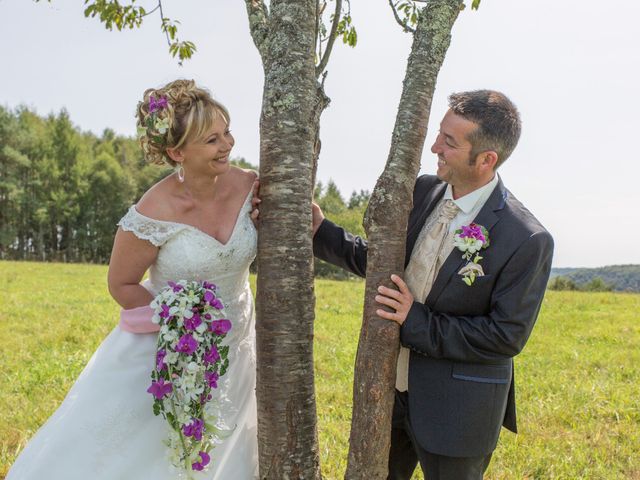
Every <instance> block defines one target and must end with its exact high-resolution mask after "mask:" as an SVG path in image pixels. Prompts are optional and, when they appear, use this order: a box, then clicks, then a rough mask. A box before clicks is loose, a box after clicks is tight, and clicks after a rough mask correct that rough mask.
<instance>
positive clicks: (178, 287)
mask: <svg viewBox="0 0 640 480" xmlns="http://www.w3.org/2000/svg"><path fill="white" fill-rule="evenodd" d="M169 286H170V287H171V290H173V293H179V292H181V291H182V290H184V287H183V286H182V285H180V284H179V283H176V282H169Z"/></svg>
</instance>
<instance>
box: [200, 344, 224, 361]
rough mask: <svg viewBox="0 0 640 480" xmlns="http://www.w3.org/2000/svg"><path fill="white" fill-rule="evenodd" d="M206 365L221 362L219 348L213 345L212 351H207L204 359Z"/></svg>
mask: <svg viewBox="0 0 640 480" xmlns="http://www.w3.org/2000/svg"><path fill="white" fill-rule="evenodd" d="M202 359H203V360H204V363H216V362H217V361H218V360H220V352H218V348H217V347H216V346H215V345H211V350H207V351H206V352H205V354H204V357H202Z"/></svg>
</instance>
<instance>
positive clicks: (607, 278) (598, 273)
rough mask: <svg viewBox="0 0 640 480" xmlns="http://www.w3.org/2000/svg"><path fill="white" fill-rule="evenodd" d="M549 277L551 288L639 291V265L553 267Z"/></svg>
mask: <svg viewBox="0 0 640 480" xmlns="http://www.w3.org/2000/svg"><path fill="white" fill-rule="evenodd" d="M551 277H552V278H551V281H550V283H549V288H551V289H553V290H585V291H612V290H613V291H616V292H640V265H610V266H606V267H598V268H554V269H552V271H551Z"/></svg>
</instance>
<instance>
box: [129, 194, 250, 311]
mask: <svg viewBox="0 0 640 480" xmlns="http://www.w3.org/2000/svg"><path fill="white" fill-rule="evenodd" d="M250 198H251V193H249V194H248V195H247V198H246V199H245V201H244V203H243V205H242V208H241V209H240V213H239V214H238V218H237V219H236V224H235V226H234V228H233V232H232V233H231V237H229V240H228V241H227V243H225V244H223V243H220V242H219V241H218V240H217V239H215V238H213V237H212V236H211V235H209V234H207V233H204V232H203V231H202V230H200V229H198V228H196V227H193V226H191V225H186V224H183V223H177V222H166V221H162V220H156V219H153V218H149V217H146V216H144V215H142V214H141V213H139V212H138V211H137V210H136V208H135V205H134V206H131V208H129V211H128V212H127V214H126V215H125V216H124V217H123V218H122V219H121V220H120V222H118V225H119V226H121V227H122V229H123V230H125V231H128V232H133V233H134V234H135V235H136V236H137V237H138V238H141V239H144V240H148V241H149V242H151V243H152V244H153V245H155V246H156V247H159V252H158V257H157V259H156V261H155V262H154V264H153V265H151V267H150V268H149V280H148V281H147V282H146V284H145V287H147V289H148V290H150V291H151V293H153V294H154V295H155V294H156V293H158V292H159V291H160V290H161V289H162V288H164V287H166V285H167V282H168V281H170V280H171V281H177V280H208V281H211V282H213V283H215V284H216V285H218V287H220V289H221V291H220V293H221V295H223V299H227V300H232V299H233V298H235V297H237V295H238V294H239V293H240V292H241V291H242V290H243V289H244V286H245V284H246V282H247V279H248V274H249V265H250V264H251V262H252V261H253V259H254V258H255V255H256V241H257V233H256V229H255V227H254V226H253V223H252V222H251V219H250V217H249V214H250V210H251V202H250Z"/></svg>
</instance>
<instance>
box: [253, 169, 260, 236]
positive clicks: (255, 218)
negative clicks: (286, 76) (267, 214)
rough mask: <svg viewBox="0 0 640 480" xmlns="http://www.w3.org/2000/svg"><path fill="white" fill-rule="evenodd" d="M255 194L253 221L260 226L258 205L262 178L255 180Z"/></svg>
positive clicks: (256, 225)
mask: <svg viewBox="0 0 640 480" xmlns="http://www.w3.org/2000/svg"><path fill="white" fill-rule="evenodd" d="M251 188H252V190H253V195H252V197H251V221H252V222H253V225H254V226H255V227H256V228H258V219H259V217H260V210H258V205H260V202H262V200H260V197H259V195H260V180H259V179H258V178H256V181H255V182H253V187H251Z"/></svg>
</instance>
